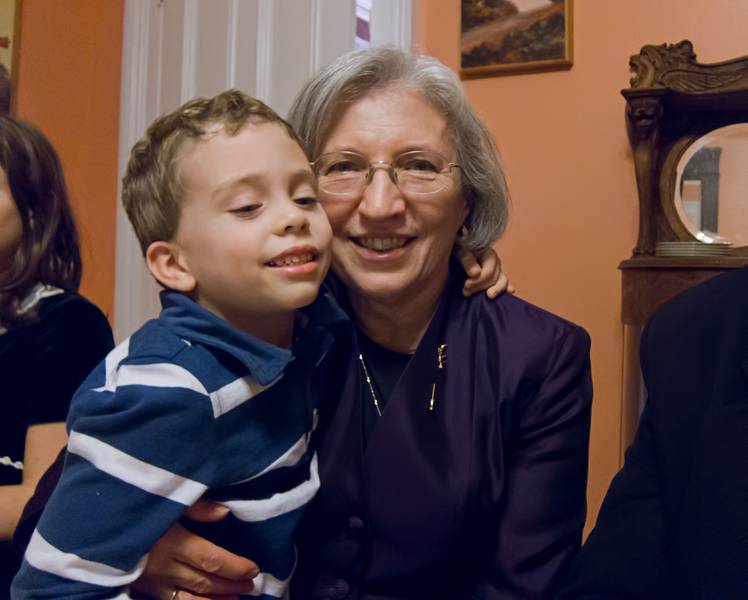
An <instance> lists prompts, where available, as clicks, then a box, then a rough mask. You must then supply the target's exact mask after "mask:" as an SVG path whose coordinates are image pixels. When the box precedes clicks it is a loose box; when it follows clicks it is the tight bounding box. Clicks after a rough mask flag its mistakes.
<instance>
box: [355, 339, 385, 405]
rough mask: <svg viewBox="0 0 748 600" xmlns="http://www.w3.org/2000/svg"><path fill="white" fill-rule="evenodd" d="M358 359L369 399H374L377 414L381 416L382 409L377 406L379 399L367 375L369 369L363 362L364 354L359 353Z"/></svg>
mask: <svg viewBox="0 0 748 600" xmlns="http://www.w3.org/2000/svg"><path fill="white" fill-rule="evenodd" d="M358 360H360V361H361V367H362V368H363V370H364V378H365V379H366V383H368V384H369V393H370V394H371V399H372V400H374V408H376V409H377V415H378V416H380V417H381V416H382V409H381V408H380V406H379V399H378V398H377V394H376V392H375V391H374V383H373V382H372V380H371V377H369V370H368V369H367V368H366V363H365V362H364V355H363V354H359V355H358Z"/></svg>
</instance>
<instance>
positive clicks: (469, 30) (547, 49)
mask: <svg viewBox="0 0 748 600" xmlns="http://www.w3.org/2000/svg"><path fill="white" fill-rule="evenodd" d="M460 1H461V2H462V23H461V34H460V76H461V77H462V78H463V79H470V78H473V77H488V76H492V75H509V74H512V73H524V72H528V71H547V70H553V69H568V68H570V67H571V65H572V61H573V43H572V33H573V27H572V0H460Z"/></svg>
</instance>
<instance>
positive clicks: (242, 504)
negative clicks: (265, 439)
mask: <svg viewBox="0 0 748 600" xmlns="http://www.w3.org/2000/svg"><path fill="white" fill-rule="evenodd" d="M318 489H319V472H318V471H317V455H316V454H315V455H314V456H313V457H312V461H311V464H310V465H309V479H307V480H306V481H304V482H302V483H300V484H299V485H297V486H296V487H295V488H291V489H290V490H287V491H285V492H278V493H277V494H273V495H272V496H270V497H269V498H263V499H262V500H229V501H227V502H222V504H223V505H224V506H226V507H228V508H229V510H230V511H231V513H232V514H233V515H234V516H235V517H236V518H237V519H239V520H240V521H249V522H253V523H254V522H257V521H265V520H267V519H272V518H273V517H277V516H278V515H283V514H285V513H287V512H291V511H292V510H295V509H297V508H300V507H302V506H304V505H305V504H306V503H307V502H309V501H310V500H311V499H312V498H313V497H314V494H315V493H317V490H318Z"/></svg>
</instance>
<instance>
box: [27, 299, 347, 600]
mask: <svg viewBox="0 0 748 600" xmlns="http://www.w3.org/2000/svg"><path fill="white" fill-rule="evenodd" d="M161 300H162V306H163V310H162V312H161V315H160V316H159V318H158V319H155V320H153V321H149V322H148V323H146V324H145V325H144V326H143V327H142V328H141V329H139V330H138V331H137V332H136V333H134V334H133V335H132V336H131V337H130V338H129V339H127V340H125V341H124V342H122V343H121V344H120V345H119V346H117V347H116V348H115V349H114V350H113V351H112V352H111V353H110V354H109V355H108V356H107V357H106V359H105V361H104V362H103V363H101V364H100V365H99V366H98V367H97V368H96V369H95V370H94V371H93V372H92V373H91V375H90V376H89V377H88V379H87V380H86V381H85V382H84V383H83V385H82V386H81V388H80V389H79V390H78V392H77V393H76V395H75V397H74V399H73V402H72V406H71V409H70V414H69V416H68V431H69V436H70V437H69V442H68V457H67V459H66V462H65V468H64V472H63V475H62V478H61V480H60V483H59V484H58V486H57V488H56V490H55V492H54V494H53V495H52V497H51V499H50V501H49V503H48V504H47V507H46V509H45V511H44V514H43V515H42V517H41V520H40V521H39V525H38V527H37V529H36V531H35V532H34V534H33V536H32V538H31V542H30V543H29V546H28V549H27V551H26V555H25V557H24V561H23V565H22V567H21V570H20V571H19V574H18V576H17V577H16V579H15V580H14V582H13V586H12V594H13V597H14V598H18V599H26V598H55V599H58V598H86V599H92V598H129V595H128V592H127V589H128V585H129V584H130V583H131V582H132V581H133V580H135V579H136V578H137V577H138V576H139V575H140V573H141V571H142V569H143V566H144V564H145V557H146V554H147V553H148V551H149V550H150V548H151V546H152V545H153V544H154V543H155V542H156V541H157V540H158V539H159V538H160V537H161V536H162V535H163V533H164V532H165V531H166V530H167V529H168V528H169V527H170V526H171V525H172V524H173V523H174V522H175V521H177V520H179V519H180V516H181V515H182V513H183V511H184V510H185V508H187V507H188V506H190V505H192V504H193V503H194V502H195V501H196V500H197V499H198V498H200V497H202V496H203V495H207V497H209V498H211V499H213V500H217V501H220V502H222V503H223V504H224V505H226V506H227V507H228V508H229V509H230V511H231V513H230V515H229V516H228V517H227V518H226V519H224V520H223V521H221V522H220V523H214V524H207V525H208V529H206V530H201V531H200V533H201V534H207V535H209V537H211V538H212V539H214V540H215V541H217V542H219V543H220V544H221V545H224V546H226V547H227V548H228V549H230V550H232V551H234V552H237V553H239V554H244V555H246V556H249V557H251V558H252V560H254V561H255V562H256V563H257V564H258V566H259V567H260V570H261V574H260V575H259V576H258V577H257V578H256V579H255V592H254V593H253V594H252V596H253V597H259V598H280V597H281V596H283V594H284V591H285V590H286V587H287V585H288V582H289V579H290V577H291V575H292V573H293V570H294V566H295V561H296V552H295V548H294V543H293V540H294V534H295V530H296V527H297V525H298V523H299V520H300V519H301V516H302V512H303V509H304V507H305V505H306V504H307V503H308V502H309V501H310V500H311V499H312V497H313V496H314V494H315V492H316V490H317V488H318V487H319V478H318V474H317V458H316V455H315V453H314V450H313V448H312V446H311V444H310V437H311V433H312V431H313V429H314V426H315V424H316V413H317V407H318V405H319V403H320V398H319V393H318V391H317V390H318V387H317V386H316V385H314V381H313V380H314V379H315V378H319V377H322V376H324V368H322V369H321V368H320V365H321V364H322V363H323V362H324V359H325V356H326V355H327V353H328V350H329V349H330V347H331V345H332V343H333V333H332V330H334V329H335V326H336V324H340V323H343V322H345V320H346V317H345V314H344V313H343V312H342V311H341V310H340V309H339V308H338V307H337V305H336V304H335V303H334V300H332V298H331V296H330V295H329V294H327V293H325V292H324V291H323V292H321V293H320V295H319V297H318V298H317V300H316V301H315V302H314V303H313V304H312V305H310V306H309V307H307V308H305V309H303V310H302V311H299V312H298V313H297V315H298V319H297V327H296V333H297V336H296V341H295V343H294V345H293V352H291V351H290V350H287V349H283V348H279V347H276V346H273V345H271V344H268V343H266V342H263V341H261V340H258V339H256V338H253V337H251V336H249V335H247V334H245V333H243V332H241V331H239V330H237V329H236V328H234V327H232V326H231V325H229V324H228V323H227V322H226V321H224V320H222V319H220V318H219V317H217V316H216V315H214V314H213V313H211V312H209V311H207V310H206V309H204V308H202V307H201V306H199V305H198V304H196V303H195V302H193V301H191V300H190V299H189V298H187V297H186V296H184V295H182V294H179V293H176V292H163V293H162V298H161ZM322 366H323V367H324V365H322Z"/></svg>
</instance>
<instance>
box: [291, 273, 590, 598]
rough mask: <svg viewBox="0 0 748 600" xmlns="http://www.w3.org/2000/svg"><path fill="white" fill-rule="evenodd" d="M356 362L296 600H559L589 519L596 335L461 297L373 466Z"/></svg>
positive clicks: (445, 306)
mask: <svg viewBox="0 0 748 600" xmlns="http://www.w3.org/2000/svg"><path fill="white" fill-rule="evenodd" d="M442 343H446V344H447V349H446V354H447V359H446V367H445V369H444V371H441V372H440V371H439V369H438V368H437V346H438V345H439V344H442ZM357 356H358V350H357V349H356V347H355V340H354V342H353V348H352V350H350V351H349V352H347V357H346V359H347V360H348V363H349V364H348V366H347V369H346V370H345V371H344V379H345V381H344V383H343V393H342V398H341V399H340V401H339V402H338V403H337V406H336V407H335V406H330V408H329V409H328V410H327V411H324V410H323V413H325V412H326V413H327V417H328V418H327V420H326V422H323V427H324V433H323V435H322V442H321V448H320V477H321V481H322V488H321V491H320V492H319V494H318V496H317V498H316V500H315V502H314V505H313V507H312V509H311V510H312V512H311V514H310V515H309V517H308V518H307V519H306V525H307V529H306V531H305V533H304V537H303V541H304V543H303V544H302V548H301V556H300V561H299V565H300V566H299V572H298V577H297V579H296V590H295V594H296V595H293V596H292V597H293V598H299V597H301V598H364V599H366V600H385V599H387V600H395V599H409V600H413V599H421V598H423V599H428V600H435V599H463V598H464V599H468V598H481V599H499V598H501V599H505V598H507V599H508V598H517V599H519V598H522V599H523V600H527V599H532V598H550V597H551V596H552V595H553V593H554V592H555V591H556V590H557V589H558V586H559V584H560V582H561V580H562V579H563V577H564V576H565V574H566V571H567V568H568V566H569V564H570V562H571V561H572V559H573V558H574V556H575V555H576V553H577V551H578V549H579V547H580V544H581V537H582V527H583V525H584V520H585V488H586V481H587V455H588V439H589V427H590V406H591V396H592V388H591V382H590V363H589V338H588V336H587V334H586V333H585V332H584V330H582V329H581V328H579V327H577V326H575V325H573V324H571V323H569V322H567V321H564V320H562V319H560V318H558V317H556V316H554V315H552V314H550V313H548V312H546V311H544V310H542V309H540V308H537V307H535V306H533V305H531V304H528V303H527V302H524V301H522V300H520V299H519V298H516V297H514V296H511V295H508V294H505V295H503V296H502V297H501V298H499V299H498V300H494V301H490V300H488V299H486V298H485V296H484V295H483V294H477V295H475V296H473V297H471V298H469V299H466V298H464V297H463V296H462V294H461V292H460V285H459V284H458V283H457V282H453V283H452V284H450V286H449V288H448V290H447V292H446V293H445V295H444V298H443V299H442V302H441V305H440V308H439V309H438V311H437V314H436V315H435V317H434V319H433V320H432V322H431V325H430V326H429V328H428V330H427V332H426V334H425V336H424V338H423V340H422V341H421V343H420V345H419V347H418V349H417V351H416V353H415V355H414V357H413V359H412V360H411V362H410V363H409V365H408V367H407V369H406V370H405V372H404V374H403V376H402V377H401V379H400V381H399V382H398V383H397V385H396V387H395V390H394V391H393V394H392V396H391V398H390V400H389V402H388V404H387V408H386V410H385V412H384V414H383V415H382V417H381V419H380V422H379V423H378V425H377V427H376V429H375V430H374V432H373V434H372V435H371V438H370V439H369V443H368V445H367V447H366V450H365V451H363V449H362V448H363V444H362V434H361V431H362V427H361V422H362V415H361V400H360V399H361V387H360V386H361V385H362V381H363V379H362V377H361V374H360V371H359V366H358V363H357ZM433 384H436V393H435V398H436V401H435V406H434V410H433V411H432V412H430V411H429V410H428V404H429V399H430V397H431V390H432V385H433ZM334 400H335V399H333V401H334Z"/></svg>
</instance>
